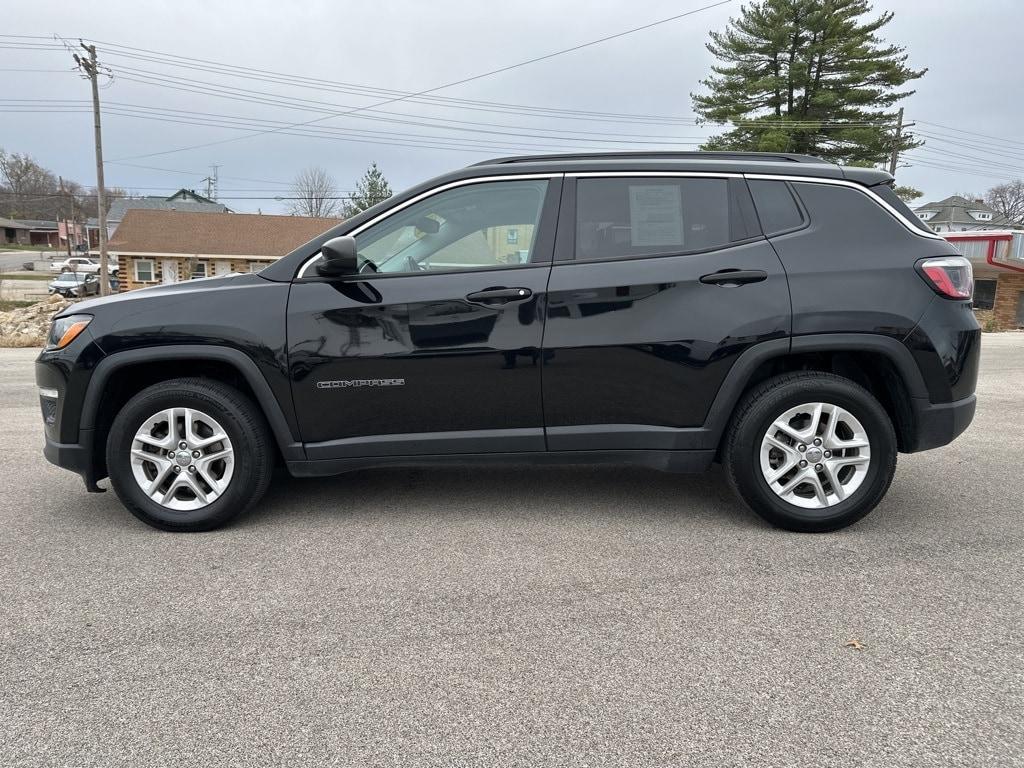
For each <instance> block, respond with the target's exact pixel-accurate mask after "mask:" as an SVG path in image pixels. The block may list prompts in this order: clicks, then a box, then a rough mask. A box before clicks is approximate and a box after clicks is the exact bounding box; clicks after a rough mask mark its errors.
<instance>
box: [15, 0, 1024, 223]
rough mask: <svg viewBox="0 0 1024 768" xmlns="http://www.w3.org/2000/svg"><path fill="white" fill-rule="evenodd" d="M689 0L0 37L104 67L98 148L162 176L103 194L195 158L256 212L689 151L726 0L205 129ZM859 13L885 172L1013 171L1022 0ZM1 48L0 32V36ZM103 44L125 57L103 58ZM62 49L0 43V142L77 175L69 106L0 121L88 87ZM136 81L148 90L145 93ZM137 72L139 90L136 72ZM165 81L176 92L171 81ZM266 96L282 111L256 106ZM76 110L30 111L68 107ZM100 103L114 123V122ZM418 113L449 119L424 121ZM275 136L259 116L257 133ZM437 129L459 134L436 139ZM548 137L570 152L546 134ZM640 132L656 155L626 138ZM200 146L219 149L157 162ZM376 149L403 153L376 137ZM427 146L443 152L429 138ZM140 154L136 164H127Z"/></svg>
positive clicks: (329, 10)
mask: <svg viewBox="0 0 1024 768" xmlns="http://www.w3.org/2000/svg"><path fill="white" fill-rule="evenodd" d="M710 2H713V0H674V1H671V2H670V1H669V0H643V1H642V2H632V3H623V2H621V0H560V1H559V2H552V0H524V1H518V2H517V1H515V0H513V1H512V2H505V3H490V2H473V3H470V2H466V0H461V1H456V0H433V2H430V3H424V2H413V1H411V0H383V1H382V2H375V3H364V2H359V3H356V2H337V0H333V1H332V0H302V1H301V2H291V3H284V2H280V0H278V1H276V2H264V1H260V0H245V1H244V2H242V1H238V2H229V1H226V0H218V1H217V2H211V1H210V0H204V2H193V0H175V1H174V2H160V3H157V2H143V1H141V0H103V2H93V3H68V2H52V1H48V0H33V2H31V3H18V4H16V5H13V6H12V7H8V8H7V9H6V10H5V11H4V28H3V34H5V35H49V34H53V33H56V34H59V35H62V36H64V37H67V38H76V37H78V36H81V37H85V38H91V39H94V40H97V41H101V42H100V44H99V46H98V47H99V49H100V57H101V61H102V62H104V63H106V64H107V65H108V66H109V67H110V68H111V70H112V71H113V73H114V79H113V82H112V83H110V85H109V86H108V87H106V88H104V89H103V90H102V91H101V99H102V100H103V102H104V103H105V104H106V105H108V107H107V109H108V111H107V113H106V114H105V116H104V151H105V154H106V157H107V158H108V160H111V161H113V160H118V159H122V158H123V159H124V162H125V163H133V164H135V165H144V166H151V167H152V168H154V169H163V170H152V169H148V168H139V167H132V166H129V165H123V164H118V163H114V162H110V163H109V164H108V165H107V184H108V185H117V186H123V187H127V188H129V189H131V190H135V191H137V192H139V193H142V194H158V193H161V192H164V193H167V192H171V191H173V190H175V189H177V188H179V187H182V186H185V187H192V188H196V189H203V188H204V183H203V182H202V179H203V177H205V176H206V175H207V174H209V173H210V168H209V166H210V165H212V164H217V165H219V166H220V171H219V173H220V190H221V200H222V201H223V202H225V203H227V204H228V205H230V206H231V207H232V208H233V209H235V210H237V211H252V212H255V211H256V210H257V209H262V210H263V212H265V213H271V212H282V211H283V210H284V207H283V206H284V205H285V203H283V202H280V201H275V200H274V199H273V197H274V196H275V195H287V194H288V192H287V189H288V182H289V181H290V180H291V179H292V178H293V177H294V175H295V173H296V172H297V171H298V170H300V169H302V168H304V167H306V166H311V165H318V166H322V167H324V168H325V169H327V170H328V172H330V173H331V174H332V175H333V176H334V178H335V179H336V181H337V183H338V186H339V187H340V188H341V189H342V190H348V189H352V188H353V186H354V183H355V181H356V179H357V178H358V177H359V176H360V175H361V174H362V172H363V170H364V169H365V168H366V166H367V165H368V164H369V163H370V162H371V161H376V162H377V163H378V164H379V166H380V167H381V169H382V170H383V171H384V173H385V175H386V177H387V178H388V180H389V181H390V182H391V185H392V187H393V188H394V189H396V190H397V189H401V188H403V187H406V186H409V185H411V184H414V183H416V182H418V181H421V180H423V179H425V178H427V177H430V176H433V175H435V174H438V173H441V172H444V171H446V170H448V169H451V168H453V167H458V166H461V165H465V164H467V163H471V162H476V161H478V160H482V159H485V158H487V157H494V156H501V155H507V154H522V153H524V152H530V151H547V150H549V149H553V148H556V147H557V148H561V149H563V150H564V151H574V150H580V149H597V148H608V147H620V148H630V149H636V148H648V147H651V148H654V147H657V146H662V148H675V149H688V148H695V146H683V143H686V142H693V143H697V142H699V141H700V138H701V137H704V136H707V135H709V130H708V129H707V128H703V127H696V126H693V125H691V124H687V123H686V122H685V121H684V122H680V121H678V120H675V121H673V120H667V119H665V118H669V117H671V118H687V119H692V118H693V117H694V115H693V112H692V109H691V99H690V93H691V92H692V91H694V90H696V89H699V85H698V81H699V80H700V79H701V78H702V77H705V76H706V75H707V73H708V69H709V66H710V65H711V63H712V57H711V55H710V54H709V53H708V52H707V50H706V49H705V47H704V44H705V42H706V41H707V34H708V31H709V30H712V29H722V28H724V26H725V24H726V21H727V19H728V18H729V16H730V15H736V14H738V12H739V9H740V3H739V2H738V1H734V2H732V3H729V4H727V5H724V6H721V7H717V8H712V9H710V10H706V11H702V12H700V13H697V14H695V15H693V16H689V17H687V18H683V19H679V20H677V21H673V22H669V23H666V24H663V25H660V26H657V27H654V28H651V29H647V30H644V31H641V32H637V33H635V34H632V35H628V36H625V37H622V38H618V39H615V40H610V41H608V42H604V43H601V44H599V45H595V46H592V47H588V48H585V49H583V50H580V51H576V52H572V53H567V54H565V55H562V56H558V57H555V58H552V59H549V60H546V61H541V62H538V63H534V64H529V65H527V66H523V67H519V68H517V69H514V70H512V71H509V72H503V73H500V74H496V75H494V76H491V77H487V78H484V79H481V80H478V81H475V82H472V83H467V84H464V85H458V86H455V87H452V88H448V89H445V90H443V91H439V92H438V95H439V96H445V97H450V98H455V99H466V100H476V101H483V102H489V103H488V104H483V105H481V104H477V105H467V104H464V103H462V104H456V105H449V106H443V107H439V106H431V105H426V104H422V103H413V102H410V101H403V102H400V103H395V104H390V105H386V106H383V107H381V110H386V111H388V112H390V113H392V114H388V115H383V114H379V113H378V114H376V115H375V116H376V117H377V118H378V119H374V120H369V119H366V117H365V116H357V115H350V116H345V117H332V118H329V119H327V120H322V121H320V122H318V123H316V124H315V125H311V126H308V127H307V128H305V129H304V130H307V131H309V130H321V131H325V132H327V133H329V134H332V137H331V138H317V137H310V136H295V135H285V134H282V133H281V132H278V133H271V134H264V135H258V136H252V137H246V135H247V134H249V133H252V131H251V130H235V129H233V128H230V127H223V126H211V125H209V124H207V123H208V122H209V121H213V120H221V121H223V120H225V119H229V120H232V121H233V122H234V121H237V122H238V124H240V125H249V123H248V122H247V120H249V119H252V120H260V121H282V122H281V123H280V124H284V125H287V124H289V123H297V122H301V121H308V120H313V119H315V118H318V117H322V116H323V115H324V112H323V111H319V112H318V111H306V110H302V109H299V108H297V107H298V106H299V105H296V104H295V103H294V100H295V99H304V100H311V101H317V102H321V104H319V105H308V106H312V107H316V108H318V109H321V110H328V111H330V110H334V109H335V108H336V109H337V111H344V110H345V109H351V108H354V107H358V106H368V105H371V104H374V103H375V102H379V101H381V100H382V98H381V97H380V96H379V95H378V96H373V95H370V96H367V95H357V94H353V93H344V92H338V90H337V86H334V85H331V83H346V84H355V85H359V86H370V87H373V88H383V89H393V90H396V91H406V92H409V91H422V90H425V89H429V88H433V87H435V86H438V85H440V84H443V83H447V82H451V81H455V80H459V79H461V78H465V77H468V76H472V75H475V74H479V73H483V72H487V71H490V70H493V69H496V68H499V67H502V66H505V65H509V64H514V63H516V62H520V61H523V60H526V59H530V58H532V57H535V56H540V55H544V54H546V53H550V52H552V51H557V50H559V49H563V48H567V47H569V46H572V45H575V44H578V43H582V42H586V41H589V40H593V39H596V38H600V37H603V36H606V35H610V34H614V33H616V32H620V31H623V30H625V29H629V28H631V27H636V26H640V25H642V24H645V23H649V22H652V21H656V20H658V19H663V18H666V17H669V16H673V15H675V14H678V13H682V12H684V11H687V10H690V9H693V8H698V7H700V6H702V5H707V4H709V3H710ZM875 8H876V10H879V11H880V10H884V9H889V10H893V11H895V12H896V18H895V20H894V21H893V22H892V23H891V24H890V25H889V26H888V27H887V28H886V29H885V30H884V34H885V37H886V39H887V40H889V41H891V42H896V43H900V44H902V45H905V46H906V47H907V49H908V51H909V53H910V57H911V58H910V63H911V65H912V66H915V67H928V69H929V72H928V74H926V75H925V77H924V78H923V79H921V80H919V81H918V82H917V85H916V87H917V93H916V94H915V95H914V96H912V97H910V98H909V99H907V100H906V101H905V102H904V105H905V106H906V111H907V117H908V119H909V120H915V121H917V123H918V125H917V130H920V131H923V132H927V133H929V134H932V136H933V137H935V138H928V139H927V140H928V146H927V147H926V148H925V149H924V150H923V151H917V152H914V153H911V154H910V155H908V156H907V157H906V161H907V163H909V164H910V167H906V168H901V169H900V170H899V171H898V174H897V176H898V179H899V181H900V182H901V183H903V184H910V185H912V186H915V187H917V188H919V189H921V190H923V191H924V192H925V198H924V199H935V198H941V197H945V196H947V195H949V194H952V193H954V192H965V191H979V192H981V191H984V190H985V189H986V188H988V187H990V186H992V185H994V184H996V183H999V182H1001V181H1004V180H1006V179H1008V178H1013V177H1019V176H1024V134H1022V131H1021V130H1020V125H1021V124H1022V118H1024V102H1022V101H1021V99H1020V98H1019V95H1020V85H1021V79H1022V76H1021V68H1020V60H1019V56H1020V54H1019V38H1020V30H1021V22H1022V21H1024V3H1021V2H1020V0H978V1H977V2H974V3H969V4H967V3H964V2H963V0H928V2H921V0H880V1H879V2H876V3H875ZM11 42H12V41H11V40H10V39H8V38H3V39H0V43H4V44H9V43H11ZM25 42H40V41H33V40H25ZM103 43H109V44H116V45H120V46H131V47H133V48H136V49H141V50H139V51H126V50H124V49H121V50H120V51H117V50H115V49H114V48H112V47H110V46H105V45H104V44H103ZM125 53H128V54H140V55H142V56H146V57H154V56H155V57H156V58H157V59H159V61H146V60H143V59H140V58H129V57H127V56H125V55H124V54H125ZM70 58H71V57H70V54H69V53H66V52H64V51H58V50H31V51H28V50H15V49H11V48H4V47H3V46H2V45H0V78H2V83H3V87H2V88H0V91H2V94H0V147H3V148H4V149H6V150H7V151H9V152H27V153H29V154H30V155H32V156H34V157H35V158H36V159H38V160H39V161H40V162H41V163H43V164H44V165H45V166H47V167H48V168H50V169H51V170H53V171H54V172H55V173H59V174H62V175H64V176H65V177H67V178H72V179H75V180H78V181H80V182H82V183H84V184H93V183H94V182H95V169H94V165H93V140H92V118H91V114H89V113H86V112H51V113H47V114H38V113H31V112H18V113H16V112H12V111H11V101H10V100H12V99H30V100H35V99H50V100H56V99H61V100H76V101H77V100H85V99H87V98H88V97H89V89H88V84H87V83H86V82H85V81H83V80H80V79H79V78H78V77H77V76H76V75H75V74H74V73H72V72H71V71H70V70H69V67H70ZM197 60H206V61H212V62H223V63H227V64H231V65H235V66H243V67H250V68H256V69H260V70H267V71H272V72H276V73H284V74H287V75H298V76H302V77H312V78H319V79H321V80H326V81H331V83H325V84H323V85H325V86H327V87H328V88H333V89H334V90H324V89H320V90H317V89H310V88H304V87H295V86H289V85H283V84H279V83H269V82H261V81H258V80H252V79H243V78H240V77H238V76H234V75H229V74H223V73H218V72H213V71H210V70H211V66H210V65H208V64H204V63H201V62H198V61H197ZM62 69H68V71H60V70H62ZM13 70H18V71H13ZM24 70H46V71H24ZM129 78H132V79H129ZM158 78H162V80H160V82H162V83H163V84H164V87H161V86H160V85H157V84H155V81H156V80H157V79H158ZM168 78H170V79H168ZM140 79H142V80H148V81H149V82H147V83H140V82H137V81H138V80H140ZM183 80H186V81H191V82H182V81H183ZM195 81H202V83H205V84H197V83H196V82H195ZM206 84H214V86H213V87H216V88H219V89H221V90H222V91H223V90H227V91H228V93H229V94H230V95H232V96H234V97H236V99H237V98H238V97H241V98H244V99H250V100H252V101H239V100H235V99H227V98H222V97H219V96H214V95H210V94H209V93H196V92H194V91H196V90H202V91H209V90H210V89H211V86H210V85H206ZM168 85H171V86H174V87H175V88H187V89H191V90H188V91H182V90H174V89H173V88H169V87H166V86H168ZM343 87H345V88H347V89H348V90H352V89H350V88H348V86H343ZM241 89H247V90H248V91H250V93H245V92H242V90H241ZM253 91H255V92H256V93H251V92H253ZM274 98H276V99H282V98H283V99H289V100H292V103H287V104H280V103H278V104H268V103H267V101H268V100H269V99H274ZM4 100H7V101H4ZM494 102H500V103H504V104H516V105H527V106H534V107H544V108H548V109H559V110H572V111H573V112H574V113H575V115H574V117H575V118H577V119H564V118H556V117H552V116H550V115H547V114H536V113H532V114H531V113H526V114H523V113H522V111H521V110H519V111H518V112H517V111H516V110H508V111H505V112H501V111H497V112H496V111H493V110H494V109H495V107H494V106H493V103H494ZM33 103H37V102H33ZM86 104H87V103H86V102H84V101H83V102H82V104H81V105H77V104H70V105H63V104H62V105H56V104H52V103H51V104H49V106H51V107H56V106H60V108H67V107H68V106H70V107H73V108H76V109H77V108H84V107H85V106H86ZM469 106H474V107H475V108H474V109H470V108H468V107H469ZM140 108H142V110H148V111H140ZM154 108H155V109H161V110H181V112H179V113H175V115H172V116H171V117H175V118H177V119H180V120H183V121H186V122H189V123H195V122H201V123H204V124H202V125H196V124H180V123H174V122H167V121H166V118H167V117H168V114H167V113H166V112H164V113H162V115H158V114H155V113H154V112H153V109H154ZM118 110H120V112H121V113H122V114H115V112H116V111H118ZM126 111H131V112H132V114H134V115H140V114H147V115H148V116H149V117H150V118H153V117H157V118H159V119H143V118H140V117H137V116H135V117H133V116H129V115H127V114H124V112H126ZM580 112H604V113H609V112H613V113H622V114H629V115H646V116H651V117H652V118H659V119H650V120H647V121H646V122H639V121H636V120H632V121H630V122H614V123H613V122H605V121H599V120H594V119H587V120H582V119H578V118H579V117H581V115H579V113H580ZM195 113H206V114H205V115H203V116H197V115H196V114H195ZM396 113H400V114H396ZM371 114H372V113H371ZM210 115H218V116H221V117H211V116H210ZM223 116H228V117H227V118H225V117H223ZM239 118H241V120H240V121H239ZM379 118H385V119H384V120H381V119H379ZM439 120H447V121H453V120H457V121H463V122H461V123H458V124H455V123H451V122H449V123H446V124H445V125H446V126H447V127H441V125H440V123H439V122H438V121H439ZM396 121H406V122H404V123H403V122H396ZM409 121H417V122H420V123H424V122H426V123H427V126H426V127H424V126H422V125H409V124H408V122H409ZM925 121H927V123H926V122H925ZM931 123H937V124H938V125H933V124H931ZM276 125H279V124H276V123H271V122H262V123H260V124H259V127H260V128H264V129H265V128H267V127H274V126H276ZM453 125H458V126H459V127H461V128H463V129H465V130H453V129H452V127H451V126H453ZM510 126H511V127H510ZM346 129H348V130H356V131H363V132H366V131H372V132H376V133H373V134H367V133H362V134H360V135H361V136H362V137H363V138H364V139H367V141H358V142H357V141H353V140H352V138H353V137H352V135H351V134H349V135H348V136H347V137H345V136H342V137H339V135H338V131H339V130H346ZM957 131H963V132H964V133H958V132H957ZM557 132H562V133H557ZM409 134H416V136H414V137H410V136H409ZM506 134H513V135H506ZM609 134H614V138H612V140H610V141H609V142H608V143H604V144H602V143H600V142H599V141H581V139H588V138H590V139H603V138H608V135H609ZM973 134H985V135H986V136H988V137H991V138H985V137H981V136H976V135H973ZM424 136H427V137H443V138H440V139H438V138H433V145H430V144H428V145H427V146H424V144H426V143H427V142H429V141H430V139H424V138H422V137H424ZM554 136H561V137H567V138H569V139H570V140H569V141H556V140H554V139H553V138H552V137H554ZM225 139H230V140H231V141H226V142H225V141H224V140H225ZM368 141H374V142H388V143H386V144H385V143H368ZM643 141H647V142H651V141H653V142H664V143H663V144H660V145H659V144H639V143H634V142H643ZM208 142H223V143H217V144H214V145H212V146H206V147H199V148H195V149H188V150H186V151H179V152H171V153H167V151H168V150H173V149H178V148H181V147H188V146H192V145H196V144H204V143H208ZM396 143H399V144H406V145H408V146H394V144H396ZM438 143H443V144H445V145H447V147H448V148H445V149H441V148H438V147H437V144H438ZM154 153H166V154H154ZM144 155H150V156H148V157H140V156H144ZM925 164H927V165H925ZM935 166H947V167H946V168H939V167H935ZM954 169H955V170H954ZM968 171H970V173H969V172H968ZM271 182H274V183H271ZM272 190H281V192H275V191H272ZM246 197H266V198H270V199H263V200H256V199H244V198H246Z"/></svg>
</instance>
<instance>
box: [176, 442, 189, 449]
mask: <svg viewBox="0 0 1024 768" xmlns="http://www.w3.org/2000/svg"><path fill="white" fill-rule="evenodd" d="M178 447H179V448H181V450H183V451H184V450H185V449H186V448H188V443H186V442H185V441H184V440H182V441H181V442H180V443H178Z"/></svg>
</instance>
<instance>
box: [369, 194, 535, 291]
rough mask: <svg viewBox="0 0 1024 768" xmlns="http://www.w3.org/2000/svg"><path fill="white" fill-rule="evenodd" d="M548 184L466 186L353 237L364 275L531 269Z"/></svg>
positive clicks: (408, 209) (433, 198)
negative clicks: (512, 267)
mask: <svg viewBox="0 0 1024 768" xmlns="http://www.w3.org/2000/svg"><path fill="white" fill-rule="evenodd" d="M547 184H548V182H547V181H546V180H544V179H526V180H522V181H494V182H484V183H480V184H469V185H466V186H463V187H458V188H456V189H450V190H447V191H445V192H441V193H439V194H436V195H433V196H432V197H429V198H427V199H426V200H421V201H420V202H418V203H416V204H414V205H411V206H409V207H408V208H406V209H405V210H403V211H400V212H398V213H396V214H394V215H392V216H389V217H388V218H387V219H385V220H384V221H382V222H380V223H378V224H375V225H374V226H372V227H370V228H369V229H367V230H365V231H363V232H361V233H360V234H359V235H357V236H356V246H357V248H358V252H359V258H360V261H361V263H362V268H361V270H360V271H361V272H363V273H375V272H379V273H403V272H405V273H410V272H411V273H416V272H436V271H464V270H472V269H495V268H502V267H508V266H514V265H520V264H526V263H529V262H530V260H531V258H532V256H533V246H534V244H535V239H536V232H537V226H538V224H539V220H540V214H541V209H542V207H543V203H544V195H545V193H546V192H547Z"/></svg>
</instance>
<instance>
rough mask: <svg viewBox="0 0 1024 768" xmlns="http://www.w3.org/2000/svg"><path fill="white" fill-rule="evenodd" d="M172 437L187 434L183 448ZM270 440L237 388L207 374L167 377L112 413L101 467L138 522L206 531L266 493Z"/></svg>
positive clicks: (271, 463) (270, 464) (260, 418)
mask: <svg viewBox="0 0 1024 768" xmlns="http://www.w3.org/2000/svg"><path fill="white" fill-rule="evenodd" d="M186 419H188V424H190V425H191V428H190V429H185V424H186ZM172 421H173V422H174V424H175V426H174V427H173V429H174V430H175V431H174V433H170V430H171V429H172V427H170V426H169V425H170V424H171V422H172ZM218 437H221V438H223V439H218ZM179 438H188V440H187V441H186V442H187V443H188V444H189V445H190V448H189V449H188V450H185V451H181V450H180V449H179V448H178V447H176V446H180V444H181V443H180V442H177V443H176V444H175V441H176V440H178V439H179ZM270 440H271V437H270V432H269V429H268V428H267V424H266V420H265V419H264V418H263V414H262V412H261V411H260V410H259V409H258V408H257V407H256V406H255V405H254V404H253V402H252V401H251V400H250V399H249V398H248V397H246V396H245V395H244V394H242V393H241V392H239V391H238V390H236V389H234V388H233V387H230V386H228V385H226V384H222V383H220V382H218V381H212V380H209V379H201V378H188V379H172V380H169V381H163V382H160V383H158V384H154V385H153V386H151V387H148V388H146V389H144V390H142V391H141V392H139V393H138V394H137V395H135V396H134V397H133V398H131V400H129V401H128V402H127V403H126V404H125V405H124V407H122V408H121V410H120V411H119V412H118V414H117V416H116V417H115V418H114V422H113V424H112V425H111V428H110V433H109V435H108V437H107V472H108V474H109V475H110V482H111V485H112V486H113V488H114V491H115V492H116V493H117V496H118V498H119V499H120V500H121V503H122V504H124V506H125V507H127V508H128V511H129V512H131V513H132V514H133V515H135V516H136V517H137V518H139V519H140V520H142V521H143V522H144V523H147V524H148V525H151V526H153V527H154V528H159V529H161V530H164V531H209V530H212V529H214V528H219V527H220V526H223V525H225V524H227V523H228V522H230V521H231V520H234V519H235V518H236V517H238V516H239V515H240V514H242V513H243V512H245V511H246V510H247V509H249V508H250V507H251V506H252V505H253V504H255V503H256V502H257V501H258V500H259V499H260V498H261V497H262V496H263V494H264V493H265V492H266V490H267V486H268V485H269V483H270V477H271V474H272V471H273V466H274V452H273V447H272V444H271V442H270ZM211 441H212V442H211ZM158 443H159V444H160V447H159V448H158V447H157V444H158ZM133 449H134V451H133ZM165 449H169V452H170V453H171V454H173V456H174V458H173V459H171V458H168V457H167V453H168V450H165ZM193 449H194V450H193ZM197 454H198V457H197V458H192V457H195V456H197ZM186 462H187V464H186ZM193 465H194V466H193ZM175 467H177V469H175ZM182 475H184V477H182ZM157 480H159V481H160V483H159V484H157V483H156V481H157ZM143 483H145V484H146V485H147V487H148V488H152V489H153V490H152V494H153V495H152V496H151V495H150V494H149V493H147V492H146V491H144V490H143ZM172 483H177V486H173V487H172V485H171V484H172ZM154 484H155V485H154ZM196 489H198V492H197V490H196Z"/></svg>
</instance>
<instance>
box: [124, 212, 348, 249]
mask: <svg viewBox="0 0 1024 768" xmlns="http://www.w3.org/2000/svg"><path fill="white" fill-rule="evenodd" d="M339 223H340V221H339V219H316V218H310V217H306V216H262V215H257V214H248V213H195V212H191V211H147V210H139V209H135V210H129V211H127V212H126V213H125V216H124V219H122V220H121V223H120V225H119V226H118V228H117V230H116V231H115V232H114V236H113V238H111V241H110V249H111V250H112V251H121V252H127V253H154V254H181V255H182V256H195V255H200V254H201V255H204V256H264V257H278V256H283V255H284V254H286V253H288V252H289V251H291V250H293V249H294V248H296V247H298V246H299V245H301V244H302V243H304V242H306V241H307V240H311V239H312V238H314V237H316V236H317V235H319V234H321V233H322V232H324V231H326V230H328V229H330V228H331V227H333V226H335V225H337V224H339Z"/></svg>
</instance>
